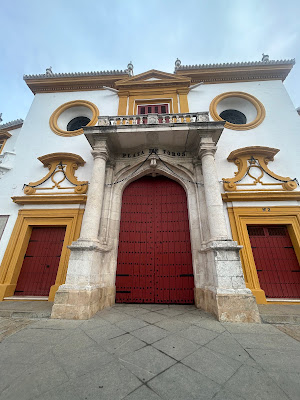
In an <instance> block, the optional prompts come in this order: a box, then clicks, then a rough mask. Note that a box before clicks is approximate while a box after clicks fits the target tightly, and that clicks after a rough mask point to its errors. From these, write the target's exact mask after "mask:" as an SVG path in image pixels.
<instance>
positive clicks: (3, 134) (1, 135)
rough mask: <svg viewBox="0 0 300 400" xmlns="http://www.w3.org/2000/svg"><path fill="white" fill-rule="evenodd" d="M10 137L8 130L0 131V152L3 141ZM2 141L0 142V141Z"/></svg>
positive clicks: (0, 151)
mask: <svg viewBox="0 0 300 400" xmlns="http://www.w3.org/2000/svg"><path fill="white" fill-rule="evenodd" d="M10 137H11V134H10V133H9V132H6V131H2V132H1V131H0V154H1V153H2V151H3V149H4V146H5V143H6V141H7V139H9V138H10ZM1 141H2V143H1Z"/></svg>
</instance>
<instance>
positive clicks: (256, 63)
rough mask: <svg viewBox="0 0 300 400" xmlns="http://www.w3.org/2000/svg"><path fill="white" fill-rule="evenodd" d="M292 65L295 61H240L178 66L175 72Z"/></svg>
mask: <svg viewBox="0 0 300 400" xmlns="http://www.w3.org/2000/svg"><path fill="white" fill-rule="evenodd" d="M278 64H280V65H282V64H283V65H286V64H287V65H290V64H292V65H294V64H295V59H294V58H292V59H290V60H269V61H242V62H233V63H219V64H196V65H180V67H177V68H176V71H180V70H190V69H207V68H224V67H227V68H229V67H230V68H238V67H252V66H262V65H278Z"/></svg>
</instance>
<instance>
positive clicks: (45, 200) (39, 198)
mask: <svg viewBox="0 0 300 400" xmlns="http://www.w3.org/2000/svg"><path fill="white" fill-rule="evenodd" d="M86 198H87V196H86V195H84V194H78V195H76V194H72V195H49V196H47V195H35V196H30V195H29V196H14V197H12V200H13V202H14V203H16V204H22V205H24V204H85V203H86Z"/></svg>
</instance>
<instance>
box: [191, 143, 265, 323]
mask: <svg viewBox="0 0 300 400" xmlns="http://www.w3.org/2000/svg"><path fill="white" fill-rule="evenodd" d="M215 151H216V146H215V144H214V143H213V142H212V141H209V140H206V141H205V143H201V145H200V151H199V156H200V158H201V162H202V173H203V182H204V193H205V201H206V207H207V219H208V227H209V235H210V239H209V240H208V241H207V242H204V243H203V245H202V248H201V251H200V252H201V253H202V254H205V256H206V268H207V274H206V276H207V281H206V282H205V284H203V282H202V284H203V286H202V287H201V288H200V287H197V288H195V303H196V305H197V307H199V308H202V309H204V310H206V311H209V312H212V313H214V314H215V315H216V316H217V318H218V319H219V320H220V321H232V322H260V317H259V312H258V308H257V304H256V301H255V298H254V296H253V295H252V292H251V291H250V290H249V289H247V288H246V285H245V279H244V275H243V270H242V265H241V261H240V256H239V251H240V249H241V246H238V245H237V243H236V242H234V241H233V240H231V239H230V238H229V237H228V233H227V227H226V220H225V214H224V208H223V202H222V197H221V192H220V185H219V181H218V175H217V170H216V165H215V159H214V154H215Z"/></svg>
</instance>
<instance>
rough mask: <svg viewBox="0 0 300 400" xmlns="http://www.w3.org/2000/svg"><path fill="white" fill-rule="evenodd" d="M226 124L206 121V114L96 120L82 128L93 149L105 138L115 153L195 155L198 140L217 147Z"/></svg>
mask: <svg viewBox="0 0 300 400" xmlns="http://www.w3.org/2000/svg"><path fill="white" fill-rule="evenodd" d="M224 123H225V121H217V122H215V121H209V115H208V112H195V113H176V114H174V113H173V114H147V115H118V116H102V115H101V116H99V117H98V123H97V125H96V126H86V127H84V134H85V136H86V138H87V139H88V141H89V143H90V145H91V146H92V147H94V146H95V143H96V141H97V140H100V139H101V137H104V136H105V137H107V138H108V141H109V144H110V147H111V149H112V150H113V152H114V153H119V154H120V153H126V152H132V151H134V152H135V151H140V150H142V149H144V148H147V147H149V148H163V149H165V148H167V149H171V150H172V151H181V152H191V153H194V152H195V151H196V149H197V148H198V145H199V143H200V140H201V138H204V137H210V140H212V141H213V142H214V143H217V142H218V140H219V138H220V136H221V133H222V131H223V128H224Z"/></svg>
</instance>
